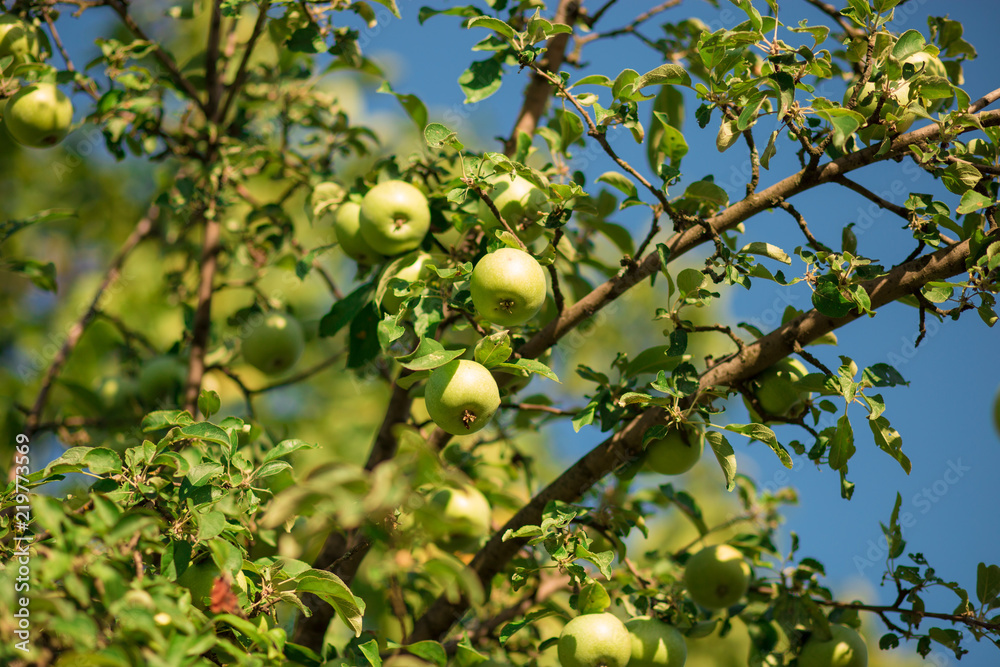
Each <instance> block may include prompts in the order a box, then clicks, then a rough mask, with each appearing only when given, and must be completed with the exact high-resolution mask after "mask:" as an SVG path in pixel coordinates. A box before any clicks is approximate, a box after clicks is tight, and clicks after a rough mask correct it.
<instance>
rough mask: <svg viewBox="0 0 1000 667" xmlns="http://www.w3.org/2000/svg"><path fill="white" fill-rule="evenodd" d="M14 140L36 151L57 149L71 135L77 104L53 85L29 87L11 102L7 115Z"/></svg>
mask: <svg viewBox="0 0 1000 667" xmlns="http://www.w3.org/2000/svg"><path fill="white" fill-rule="evenodd" d="M3 121H4V124H5V125H6V126H7V131H8V132H10V136H11V137H13V138H14V140H15V141H16V142H17V143H19V144H21V145H23V146H30V147H32V148H48V147H50V146H55V145H56V144H58V143H59V142H60V141H62V140H63V138H64V137H65V136H66V134H67V133H68V132H69V126H70V124H71V123H72V122H73V103H72V102H70V101H69V98H68V97H66V95H64V94H63V92H62V91H61V90H59V89H58V88H56V87H55V86H54V85H53V84H51V83H35V84H32V85H30V86H25V87H24V88H21V90H19V91H17V94H16V95H14V97H12V98H10V100H9V101H8V102H7V106H6V108H5V109H4V114H3Z"/></svg>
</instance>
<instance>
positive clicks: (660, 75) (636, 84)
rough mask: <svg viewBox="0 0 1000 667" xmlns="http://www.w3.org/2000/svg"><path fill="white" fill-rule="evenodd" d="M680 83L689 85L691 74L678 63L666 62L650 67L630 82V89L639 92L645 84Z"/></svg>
mask: <svg viewBox="0 0 1000 667" xmlns="http://www.w3.org/2000/svg"><path fill="white" fill-rule="evenodd" d="M667 84H671V85H681V86H687V87H688V88H690V87H691V76H690V75H689V74H688V73H687V72H686V71H685V70H684V68H683V67H681V66H680V65H675V64H673V63H667V64H665V65H660V66H659V67H657V68H656V69H652V70H650V71H648V72H646V73H645V74H643V75H642V76H640V77H639V78H638V79H636V80H635V81H633V82H632V90H633V91H634V92H639V91H640V90H642V89H643V88H645V87H646V86H654V85H661V86H662V85H667Z"/></svg>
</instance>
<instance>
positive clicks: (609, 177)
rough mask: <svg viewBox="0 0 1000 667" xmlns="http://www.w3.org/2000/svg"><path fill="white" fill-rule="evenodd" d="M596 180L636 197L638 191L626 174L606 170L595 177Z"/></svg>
mask: <svg viewBox="0 0 1000 667" xmlns="http://www.w3.org/2000/svg"><path fill="white" fill-rule="evenodd" d="M597 180H598V182H601V183H607V184H608V185H610V186H611V187H613V188H615V189H617V190H620V191H621V192H624V193H625V194H626V195H627V196H629V197H637V196H638V194H639V192H638V191H637V190H636V187H635V183H633V182H632V181H631V180H630V179H629V178H628V177H627V176H625V175H624V174H620V173H618V172H617V171H606V172H604V173H603V174H601V175H600V176H598V177H597Z"/></svg>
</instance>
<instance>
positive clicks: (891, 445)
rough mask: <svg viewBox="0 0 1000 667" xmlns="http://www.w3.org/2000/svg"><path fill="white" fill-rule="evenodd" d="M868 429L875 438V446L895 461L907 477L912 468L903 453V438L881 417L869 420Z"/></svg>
mask: <svg viewBox="0 0 1000 667" xmlns="http://www.w3.org/2000/svg"><path fill="white" fill-rule="evenodd" d="M868 428H870V429H871V431H872V435H873V436H875V444H876V445H878V448H879V449H881V450H882V451H883V452H885V453H886V454H888V455H889V456H891V457H892V458H894V459H896V461H898V462H899V465H900V467H902V468H903V471H904V472H905V473H906V474H907V475H909V474H910V470H911V469H912V467H913V466H912V464H911V463H910V459H909V458H907V456H906V454H904V453H903V438H902V436H900V435H899V432H898V431H897V430H896V429H894V428H893V427H892V426H891V425H890V424H889V420H888V419H886V418H885V417H881V416H879V417H876V418H875V419H869V420H868Z"/></svg>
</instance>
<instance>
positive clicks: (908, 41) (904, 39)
mask: <svg viewBox="0 0 1000 667" xmlns="http://www.w3.org/2000/svg"><path fill="white" fill-rule="evenodd" d="M924 45H925V42H924V36H923V35H921V34H920V31H918V30H913V29H910V30H907V31H906V32H904V33H903V34H902V35H900V36H899V39H897V40H896V43H895V44H894V45H893V47H892V57H893V58H895V59H896V60H899V61H900V62H902V61H903V60H906V59H907V58H909V57H910V56H912V55H913V54H915V53H920V52H921V51H923V50H924Z"/></svg>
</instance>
